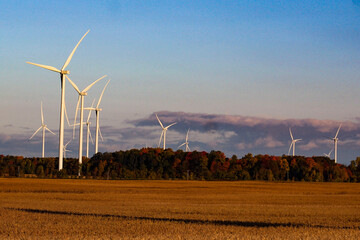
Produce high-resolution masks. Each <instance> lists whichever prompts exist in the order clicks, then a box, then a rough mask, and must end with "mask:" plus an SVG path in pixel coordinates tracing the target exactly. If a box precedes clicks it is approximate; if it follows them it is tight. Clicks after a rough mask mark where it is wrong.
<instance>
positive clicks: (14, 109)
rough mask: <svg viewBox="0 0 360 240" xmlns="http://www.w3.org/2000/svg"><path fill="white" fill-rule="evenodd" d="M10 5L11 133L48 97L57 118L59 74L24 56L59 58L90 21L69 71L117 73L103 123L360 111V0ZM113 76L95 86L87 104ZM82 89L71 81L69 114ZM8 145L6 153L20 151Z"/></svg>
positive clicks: (329, 116) (7, 132) (4, 92)
mask: <svg viewBox="0 0 360 240" xmlns="http://www.w3.org/2000/svg"><path fill="white" fill-rule="evenodd" d="M0 9H1V10H0V42H1V44H0V66H1V72H2V77H1V79H0V95H1V102H0V107H1V109H2V112H3V114H2V115H3V116H2V118H1V119H0V126H1V127H0V133H1V134H3V138H4V139H5V136H6V139H9V138H11V137H13V136H14V135H16V134H17V135H16V136H18V138H16V139H22V136H23V137H25V136H27V135H29V134H30V136H31V134H32V131H33V130H34V131H35V130H36V129H37V128H38V127H39V126H38V125H39V122H40V116H39V115H40V113H39V111H40V110H39V108H40V101H43V102H44V103H43V104H44V112H45V119H46V120H47V123H48V125H49V127H50V128H51V129H53V130H56V129H57V128H58V115H59V101H60V95H59V94H60V84H59V79H58V76H57V75H56V74H55V73H53V72H50V71H46V70H43V69H40V68H36V67H34V66H31V65H28V64H26V63H25V62H26V61H32V62H36V63H41V64H48V65H52V66H55V67H58V68H60V67H61V66H62V65H63V63H64V61H65V60H66V58H67V56H68V55H69V53H70V52H71V50H72V48H73V47H74V45H75V44H76V42H77V41H78V40H79V39H80V38H81V36H82V35H83V34H84V33H85V32H86V31H87V30H88V29H91V31H90V33H89V34H88V35H87V36H86V38H85V39H84V41H83V42H82V43H81V45H80V47H79V48H78V50H77V52H76V53H75V55H74V57H73V60H72V61H71V63H70V65H69V67H68V69H69V70H70V72H71V74H70V77H71V79H72V80H74V81H75V82H76V83H77V84H78V85H79V87H80V88H84V87H85V86H87V85H88V84H89V83H90V82H92V81H93V80H95V79H96V78H98V77H100V76H102V75H104V74H108V75H109V77H110V78H111V82H110V85H109V89H108V90H107V92H106V94H105V96H104V99H103V102H102V106H103V108H104V111H103V113H102V126H104V128H106V127H108V128H116V129H128V128H130V129H132V128H135V126H134V125H133V124H132V123H133V122H132V121H137V120H140V119H146V118H148V117H149V116H152V114H153V113H154V112H159V111H170V112H185V113H201V114H219V115H241V116H252V117H259V118H264V119H309V118H311V119H319V120H331V121H335V122H334V127H335V128H336V126H335V125H337V122H336V121H338V122H340V121H347V122H351V123H354V122H355V123H357V118H358V117H360V114H359V110H358V103H359V102H360V95H359V94H358V89H359V87H360V81H359V80H360V68H359V65H360V48H359V47H360V29H359V28H360V4H359V1H355V0H354V1H351V0H349V1H347V0H346V1H316V2H314V1H301V2H300V1H0ZM104 84H105V81H104V82H103V83H99V85H96V86H98V87H94V88H93V89H91V91H90V92H89V96H88V98H89V99H88V100H87V104H88V105H89V104H90V102H91V101H92V99H93V98H97V97H98V95H99V93H100V91H101V88H102V87H103V85H104ZM76 97H77V96H76V94H75V91H74V90H73V89H72V88H71V86H70V84H67V88H66V101H67V104H68V108H69V112H70V115H71V113H72V115H73V112H74V110H73V109H74V108H75V104H76ZM156 124H157V123H156V122H154V126H155V125H156ZM294 127H295V126H294ZM254 131H255V130H254ZM335 131H336V129H335ZM185 133H186V131H185ZM185 133H184V135H185ZM179 134H181V133H180V132H179ZM238 134H240V133H238ZM254 135H257V134H254ZM257 136H258V135H257ZM128 137H129V136H128ZM143 138H144V139H142V140H141V141H142V142H146V141H149V142H154V143H155V142H157V141H158V139H157V138H156V139H151V140H148V139H147V138H150V136H143ZM352 138H353V139H356V138H357V136H356V134H354V137H352ZM49 141H51V137H49ZM54 141H56V138H55V140H54ZM114 141H115V140H114ZM139 141H140V139H139ZM199 141H200V140H199ZM238 141H240V140H238ZM278 141H282V142H283V143H284V145H285V142H286V139H278ZM309 141H311V140H310V139H309ZM74 142H76V141H74ZM4 143H5V140H3V145H5V144H4ZM103 144H104V146H105V144H106V143H103ZM112 144H114V147H113V149H115V148H126V147H129V146H130V145H129V144H126V140H125V141H124V139H122V140H121V141H120V142H119V143H118V144H117V143H116V142H112ZM116 144H117V145H116ZM306 144H309V142H306V143H304V145H306ZM149 145H150V144H149ZM175 146H176V144H175V143H174V147H175ZM199 146H203V147H204V148H205V150H207V149H206V147H205V145H199ZM248 146H250V145H248ZM299 146H300V144H299ZM219 147H220V146H219ZM221 147H223V148H226V146H221ZM258 147H259V148H257V149H254V151H258V152H265V151H269V152H271V151H270V150H271V149H267V148H265V147H264V148H263V149H261V145H260V146H258ZM9 148H11V147H8V148H7V149H4V150H1V151H4V152H5V151H9V153H10V152H11V153H13V152H14V151H16V148H15V147H14V148H13V149H12V151H10V150H9ZM74 148H75V147H74ZM208 148H210V147H208ZM349 148H350V147H349ZM109 150H111V149H109ZM220 150H222V149H220ZM251 150H252V149H249V151H251ZM313 150H314V149H313ZM321 150H322V149H320V150H319V151H321ZM19 151H20V150H19ZM309 151H310V150H309ZM324 151H325V150H324ZM73 152H76V149H73ZM228 152H229V153H230V152H231V153H235V152H236V149H233V150H231V151H230V150H228ZM286 152H287V151H286ZM340 152H341V151H340V150H339V154H340ZM357 152H358V151H357V150H354V149H353V150H351V151H350V150H349V152H348V153H347V155H346V159H351V158H355V157H356V156H357V155H356V154H357ZM5 153H6V152H5ZM276 153H277V152H276ZM18 154H22V153H21V152H19V153H18ZM28 154H36V151H35V150H34V153H32V152H31V151H30V150H28ZM54 154H56V151H54ZM241 154H242V152H241V151H239V155H241ZM304 154H311V152H304ZM74 155H76V154H75V153H74Z"/></svg>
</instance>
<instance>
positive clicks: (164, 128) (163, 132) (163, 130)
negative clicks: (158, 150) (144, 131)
mask: <svg viewBox="0 0 360 240" xmlns="http://www.w3.org/2000/svg"><path fill="white" fill-rule="evenodd" d="M155 115H156V118H157V120H158V121H159V123H160V126H161V128H162V132H161V135H160V141H159V145H158V147H160V143H161V138H162V136H164V150H165V143H166V131H167V130H168V129H169V127H171V126H172V125H175V124H176V123H172V124H170V125H169V126H167V127H164V126H163V125H162V123H161V121H160V119H159V117H158V116H157V114H155Z"/></svg>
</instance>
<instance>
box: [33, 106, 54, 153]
mask: <svg viewBox="0 0 360 240" xmlns="http://www.w3.org/2000/svg"><path fill="white" fill-rule="evenodd" d="M40 129H42V154H41V157H42V158H44V152H45V130H48V131H49V132H51V133H52V134H54V135H55V133H53V132H52V131H51V130H50V129H48V128H47V126H46V125H45V123H44V114H43V108H42V102H41V126H40V127H39V129H38V130H36V132H35V133H34V134H33V135H32V136H31V137H30V138H29V139H32V138H33V137H34V136H35V135H36V134H37V133H38V132H39V131H40Z"/></svg>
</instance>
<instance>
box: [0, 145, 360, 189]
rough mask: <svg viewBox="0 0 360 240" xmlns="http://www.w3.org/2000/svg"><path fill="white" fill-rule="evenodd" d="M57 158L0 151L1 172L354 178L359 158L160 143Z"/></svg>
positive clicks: (126, 176)
mask: <svg viewBox="0 0 360 240" xmlns="http://www.w3.org/2000/svg"><path fill="white" fill-rule="evenodd" d="M56 166H58V158H36V157H32V158H26V157H22V156H4V155H0V176H1V177H43V178H70V177H77V176H78V173H79V172H80V175H81V176H82V177H84V178H95V179H183V180H186V179H188V180H267V181H287V180H291V181H316V182H358V181H360V157H358V158H356V160H353V161H351V163H350V165H349V166H345V165H342V164H337V163H335V162H334V160H331V159H329V158H328V157H322V156H318V157H317V156H314V157H304V156H288V155H283V156H270V155H261V154H259V155H255V156H253V155H252V154H251V153H249V154H246V155H245V156H243V157H242V158H238V157H237V156H236V155H233V156H232V157H231V158H228V157H226V156H225V154H224V153H223V152H221V151H211V152H210V153H208V152H204V151H192V152H184V151H182V150H177V151H173V150H172V149H171V148H168V149H166V150H163V149H160V148H143V149H131V150H126V151H116V152H112V153H110V152H106V153H97V154H95V155H94V156H93V157H92V158H83V163H82V164H81V165H79V162H78V159H75V158H67V159H65V161H64V169H62V170H61V171H59V170H58V169H57V167H56Z"/></svg>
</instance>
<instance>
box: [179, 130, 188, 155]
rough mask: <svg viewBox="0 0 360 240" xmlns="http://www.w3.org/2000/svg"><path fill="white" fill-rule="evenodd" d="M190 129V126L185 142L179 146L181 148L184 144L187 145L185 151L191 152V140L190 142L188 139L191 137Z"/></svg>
mask: <svg viewBox="0 0 360 240" xmlns="http://www.w3.org/2000/svg"><path fill="white" fill-rule="evenodd" d="M189 131H190V128H189V130H188V131H187V133H186V138H185V142H184V143H183V144H181V145H180V146H179V148H180V147H182V146H184V145H185V146H186V147H185V152H190V148H189V142H188V139H189Z"/></svg>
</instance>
